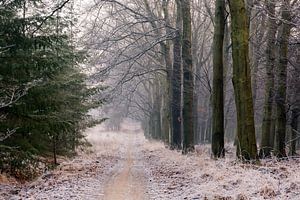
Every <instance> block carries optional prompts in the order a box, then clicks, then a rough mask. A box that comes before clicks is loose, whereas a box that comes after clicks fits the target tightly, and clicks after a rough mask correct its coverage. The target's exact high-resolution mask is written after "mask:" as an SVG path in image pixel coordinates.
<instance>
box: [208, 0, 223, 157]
mask: <svg viewBox="0 0 300 200" xmlns="http://www.w3.org/2000/svg"><path fill="white" fill-rule="evenodd" d="M224 30H225V1H224V0H216V4H215V30H214V42H213V94H212V105H213V106H212V110H213V113H212V115H213V116H212V121H213V123H212V144H211V146H212V152H213V155H214V157H215V158H219V157H224V156H225V151H224V91H223V82H224V80H223V77H224V76H223V67H224V66H223V41H224Z"/></svg>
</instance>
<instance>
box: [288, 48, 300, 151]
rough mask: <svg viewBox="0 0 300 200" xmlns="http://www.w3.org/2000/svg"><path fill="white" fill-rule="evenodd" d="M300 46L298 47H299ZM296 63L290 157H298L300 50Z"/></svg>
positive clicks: (299, 49)
mask: <svg viewBox="0 0 300 200" xmlns="http://www.w3.org/2000/svg"><path fill="white" fill-rule="evenodd" d="M299 46H300V45H298V47H299ZM296 51H297V52H296V63H295V73H294V74H293V85H294V91H293V92H294V94H293V102H292V108H291V111H292V120H291V121H292V122H291V127H292V138H291V140H292V141H291V146H290V151H289V155H290V156H295V155H296V149H297V148H296V146H297V140H298V137H299V135H298V134H299V132H300V124H299V123H300V48H298V50H296Z"/></svg>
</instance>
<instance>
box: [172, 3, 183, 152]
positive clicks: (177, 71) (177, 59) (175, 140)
mask: <svg viewBox="0 0 300 200" xmlns="http://www.w3.org/2000/svg"><path fill="white" fill-rule="evenodd" d="M176 7H177V8H176V9H177V10H176V37H175V38H174V40H173V43H174V45H173V73H172V102H171V107H172V126H173V127H172V148H175V149H181V148H182V147H181V142H182V138H181V135H182V132H181V130H182V127H181V124H182V122H181V121H182V119H181V95H182V91H181V84H182V81H181V78H182V65H181V62H182V60H181V57H182V55H181V34H182V14H181V12H182V11H181V1H180V0H176Z"/></svg>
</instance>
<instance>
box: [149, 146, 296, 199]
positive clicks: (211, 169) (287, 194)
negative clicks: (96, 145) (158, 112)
mask: <svg viewBox="0 0 300 200" xmlns="http://www.w3.org/2000/svg"><path fill="white" fill-rule="evenodd" d="M207 148H208V147H199V146H198V147H197V152H198V153H195V154H192V155H188V156H184V155H182V154H181V153H179V152H174V151H171V150H168V149H165V148H164V146H163V145H162V144H160V143H151V144H150V143H146V144H145V150H144V151H145V154H144V155H145V160H147V161H148V163H149V167H150V168H151V170H150V171H151V176H150V177H151V178H150V179H149V182H151V184H150V188H151V190H150V191H151V195H149V196H151V197H152V198H153V199H278V200H283V199H294V200H299V199H300V170H299V167H300V160H299V159H294V160H289V161H282V162H276V161H275V160H269V161H262V163H261V165H260V166H257V165H250V164H249V165H248V164H241V163H237V162H235V160H234V159H233V158H229V159H228V158H227V159H220V160H217V161H216V160H212V159H211V158H210V157H209V154H208V153H207Z"/></svg>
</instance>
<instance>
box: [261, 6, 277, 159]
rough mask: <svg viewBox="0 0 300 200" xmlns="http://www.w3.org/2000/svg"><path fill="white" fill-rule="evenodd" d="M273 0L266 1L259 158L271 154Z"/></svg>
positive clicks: (273, 44) (274, 22)
mask: <svg viewBox="0 0 300 200" xmlns="http://www.w3.org/2000/svg"><path fill="white" fill-rule="evenodd" d="M275 6H276V2H275V1H267V13H268V15H269V18H268V30H267V37H268V38H267V48H266V83H265V103H264V113H263V122H262V137H261V145H260V151H259V157H260V158H269V157H270V156H271V150H272V146H273V145H272V141H271V139H272V138H273V139H274V137H271V133H272V132H271V122H272V105H273V99H274V98H273V95H274V69H275V49H276V45H275V40H276V32H277V24H276V19H275Z"/></svg>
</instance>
